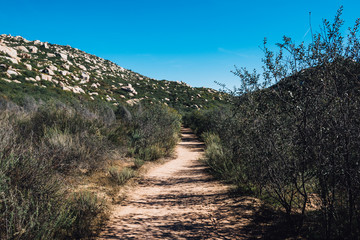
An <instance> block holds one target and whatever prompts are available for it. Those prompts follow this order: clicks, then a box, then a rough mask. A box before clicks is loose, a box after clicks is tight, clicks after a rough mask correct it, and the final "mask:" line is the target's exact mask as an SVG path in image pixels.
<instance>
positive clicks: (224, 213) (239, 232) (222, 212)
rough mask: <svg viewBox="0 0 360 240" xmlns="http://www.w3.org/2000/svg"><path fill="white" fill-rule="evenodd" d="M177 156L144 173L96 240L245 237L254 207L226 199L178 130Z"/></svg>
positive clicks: (198, 150) (190, 137) (197, 145)
mask: <svg viewBox="0 0 360 240" xmlns="http://www.w3.org/2000/svg"><path fill="white" fill-rule="evenodd" d="M181 132H182V138H181V142H180V143H179V144H178V145H177V147H176V150H175V151H176V158H174V159H172V160H170V161H168V162H166V163H165V164H163V165H161V166H158V167H156V168H154V169H151V170H150V171H148V172H147V173H146V174H145V175H144V176H143V177H142V179H141V180H140V182H139V184H138V186H137V187H135V188H134V189H132V191H131V192H129V193H128V194H129V197H128V198H127V199H126V200H124V201H123V202H122V203H121V204H120V205H118V206H116V207H115V209H114V211H113V212H112V215H111V217H110V220H109V222H108V224H107V226H106V227H105V229H104V230H103V232H102V233H101V234H100V238H99V239H248V238H249V236H248V231H244V229H245V228H246V226H247V225H248V224H249V223H250V222H251V220H252V217H253V215H254V212H255V211H256V208H257V206H258V205H259V204H258V202H257V200H256V199H253V198H250V197H236V198H234V197H230V196H229V194H228V192H229V187H228V186H226V185H224V184H221V183H220V182H218V181H216V180H215V179H213V178H212V177H211V175H209V174H208V173H207V172H206V166H205V165H204V164H203V163H201V162H200V161H199V158H201V157H202V155H203V152H204V144H203V143H202V142H200V141H199V140H198V139H197V137H196V136H195V135H194V134H193V133H192V131H191V130H190V129H187V128H183V129H182V131H181Z"/></svg>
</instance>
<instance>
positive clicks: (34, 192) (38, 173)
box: [0, 156, 75, 239]
mask: <svg viewBox="0 0 360 240" xmlns="http://www.w3.org/2000/svg"><path fill="white" fill-rule="evenodd" d="M54 176H55V174H54V173H53V171H52V170H51V168H49V167H48V166H47V164H46V163H44V162H39V161H38V160H36V159H34V158H30V157H25V156H8V157H4V156H0V203H1V204H0V238H1V239H55V238H58V239H59V238H62V237H63V236H65V235H67V233H68V231H69V229H70V228H71V226H72V224H73V222H74V220H75V219H74V216H73V215H72V213H71V211H70V206H69V205H68V204H67V203H66V201H63V194H64V192H63V190H62V187H61V185H60V184H59V180H58V179H56V178H55V177H54Z"/></svg>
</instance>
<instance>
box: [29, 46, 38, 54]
mask: <svg viewBox="0 0 360 240" xmlns="http://www.w3.org/2000/svg"><path fill="white" fill-rule="evenodd" d="M29 49H30V52H31V53H38V51H39V49H38V48H37V47H35V46H29Z"/></svg>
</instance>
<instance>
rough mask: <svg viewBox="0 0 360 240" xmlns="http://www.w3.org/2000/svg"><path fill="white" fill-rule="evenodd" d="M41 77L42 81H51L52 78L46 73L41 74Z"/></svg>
mask: <svg viewBox="0 0 360 240" xmlns="http://www.w3.org/2000/svg"><path fill="white" fill-rule="evenodd" d="M41 79H42V80H44V81H51V80H52V76H49V75H47V74H43V73H42V74H41Z"/></svg>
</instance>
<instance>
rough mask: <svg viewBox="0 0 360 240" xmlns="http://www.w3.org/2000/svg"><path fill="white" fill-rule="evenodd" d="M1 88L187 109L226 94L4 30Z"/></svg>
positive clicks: (15, 94)
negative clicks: (132, 68)
mask: <svg viewBox="0 0 360 240" xmlns="http://www.w3.org/2000/svg"><path fill="white" fill-rule="evenodd" d="M0 94H1V95H3V96H6V97H8V98H10V99H12V100H14V101H21V97H22V96H24V95H30V96H33V97H35V98H41V99H47V98H52V97H58V98H62V99H64V98H65V99H66V98H72V97H75V98H78V99H80V100H82V101H84V100H88V101H97V100H100V101H106V102H108V103H110V104H112V105H114V106H116V105H119V104H121V103H127V104H129V105H133V104H136V103H138V102H140V101H147V102H153V103H159V102H160V103H164V104H166V105H169V106H171V107H174V108H176V109H182V110H184V109H199V108H208V107H210V106H214V105H217V104H219V103H220V102H222V101H223V100H224V97H225V96H224V93H221V92H217V91H215V90H213V89H210V88H194V87H191V86H189V85H187V84H186V83H184V82H174V81H166V80H161V81H159V80H155V79H153V78H149V77H146V76H143V75H141V74H138V73H135V72H133V71H131V70H128V69H125V68H123V67H120V66H118V65H117V64H115V63H113V62H111V61H109V60H105V59H102V58H100V57H97V56H94V55H91V54H88V53H85V52H83V51H81V50H79V49H76V48H72V47H70V46H61V45H57V44H50V43H47V42H41V41H39V40H35V41H29V40H26V39H24V38H23V37H20V36H16V37H13V36H10V35H5V34H3V35H0ZM19 98H20V99H19Z"/></svg>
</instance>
